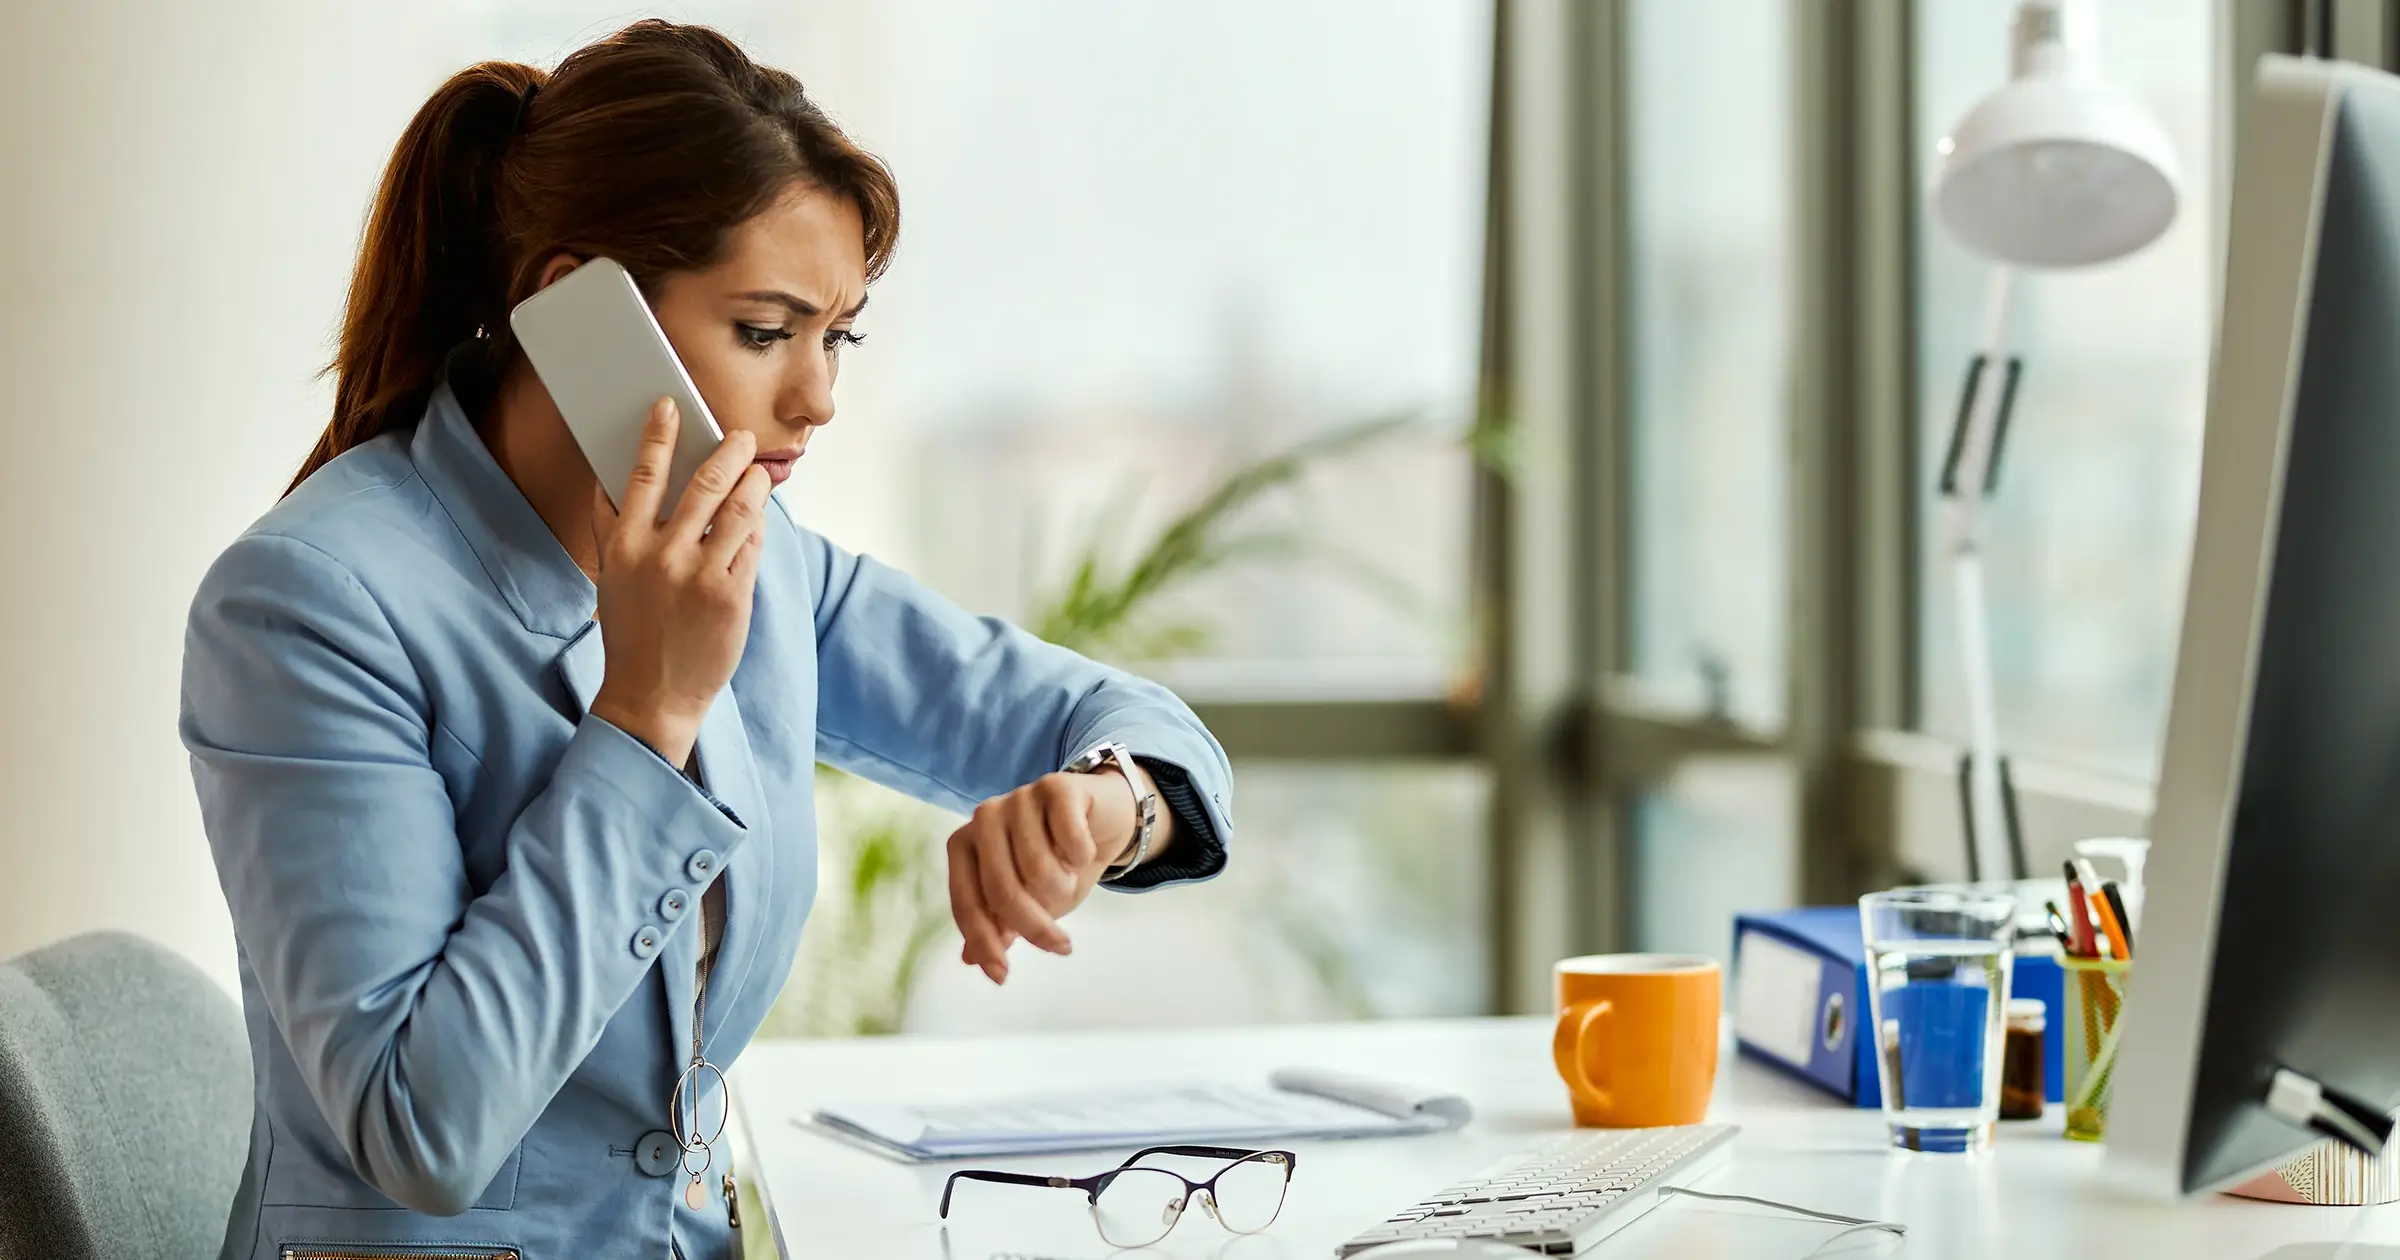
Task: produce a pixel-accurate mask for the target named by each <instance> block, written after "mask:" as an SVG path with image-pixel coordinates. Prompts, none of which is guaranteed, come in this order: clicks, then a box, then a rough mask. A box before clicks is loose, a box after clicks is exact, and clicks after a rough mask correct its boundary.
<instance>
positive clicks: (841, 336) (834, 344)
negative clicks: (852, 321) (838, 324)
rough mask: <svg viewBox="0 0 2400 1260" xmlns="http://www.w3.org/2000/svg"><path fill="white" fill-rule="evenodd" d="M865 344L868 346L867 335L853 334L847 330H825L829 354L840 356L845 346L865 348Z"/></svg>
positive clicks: (826, 350)
mask: <svg viewBox="0 0 2400 1260" xmlns="http://www.w3.org/2000/svg"><path fill="white" fill-rule="evenodd" d="M865 344H867V335H866V334H865V333H862V332H852V331H851V330H849V329H847V328H829V329H826V330H825V353H827V354H840V353H841V352H842V347H843V346H863V345H865Z"/></svg>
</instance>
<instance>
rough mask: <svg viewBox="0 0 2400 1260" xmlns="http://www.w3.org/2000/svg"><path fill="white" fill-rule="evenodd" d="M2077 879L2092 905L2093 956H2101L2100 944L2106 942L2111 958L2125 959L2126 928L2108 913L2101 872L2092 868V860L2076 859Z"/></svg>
mask: <svg viewBox="0 0 2400 1260" xmlns="http://www.w3.org/2000/svg"><path fill="white" fill-rule="evenodd" d="M2075 878H2076V882H2077V883H2079V884H2081V885H2082V886H2083V895H2084V898H2085V899H2086V900H2087V901H2089V902H2090V903H2091V911H2092V927H2093V929H2094V933H2095V935H2094V937H2093V940H2092V955H2093V956H2094V957H2098V956H2099V953H2100V944H2101V942H2102V941H2103V940H2105V941H2107V943H2108V945H2109V948H2110V957H2113V958H2123V957H2124V956H2125V932H2124V928H2123V926H2122V925H2120V924H2116V923H2115V921H2114V919H2113V918H2112V917H2111V916H2110V915H2109V913H2108V903H2107V902H2106V901H2104V900H2102V899H2101V897H2100V872H2099V871H2097V870H2094V869H2093V868H2092V862H2091V859H2089V858H2076V859H2075Z"/></svg>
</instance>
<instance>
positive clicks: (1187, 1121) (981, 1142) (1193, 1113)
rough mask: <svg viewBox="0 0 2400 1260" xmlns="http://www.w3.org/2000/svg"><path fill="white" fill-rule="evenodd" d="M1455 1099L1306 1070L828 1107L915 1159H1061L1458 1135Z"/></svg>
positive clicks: (1459, 1105)
mask: <svg viewBox="0 0 2400 1260" xmlns="http://www.w3.org/2000/svg"><path fill="white" fill-rule="evenodd" d="M1472 1114H1473V1113H1472V1109H1471V1108H1469V1107H1468V1105H1467V1101H1466V1100H1465V1099H1464V1098H1461V1097H1459V1096H1457V1095H1455V1094H1440V1093H1431V1092H1426V1091H1422V1090H1415V1089H1411V1088H1409V1087H1407V1086H1404V1085H1397V1084H1393V1083H1391V1082H1386V1081H1377V1080H1372V1079H1369V1078H1366V1077H1357V1076H1348V1075H1344V1074H1341V1073H1336V1072H1324V1071H1316V1070H1312V1069H1306V1068H1287V1069H1285V1070H1283V1071H1280V1072H1277V1073H1275V1074H1274V1075H1273V1076H1272V1077H1270V1078H1268V1084H1266V1085H1264V1086H1254V1085H1232V1084H1223V1083H1214V1084H1211V1083H1200V1084H1190V1085H1178V1086H1145V1087H1132V1088H1122V1089H1110V1090H1086V1091H1078V1092H1075V1093H1059V1094H1035V1095H1024V1096H1019V1097H1015V1098H995V1099H990V1100H987V1101H984V1102H977V1103H948V1104H935V1105H925V1104H915V1103H850V1104H842V1105H836V1106H828V1107H824V1108H820V1109H819V1110H818V1111H817V1114H816V1117H815V1120H816V1123H817V1124H819V1125H822V1126H824V1127H825V1128H828V1129H830V1130H833V1131H834V1132H836V1133H840V1134H843V1135H845V1136H848V1137H851V1138H854V1139H857V1140H860V1141H863V1142H866V1143H869V1144H871V1145H873V1146H875V1147H878V1148H880V1149H882V1150H885V1151H889V1152H891V1153H893V1154H897V1155H899V1156H901V1157H903V1158H906V1159H911V1160H930V1159H955V1158H958V1157H961V1156H969V1155H975V1156H991V1155H1034V1154H1046V1153H1049V1152H1053V1151H1080V1150H1100V1149H1107V1148H1113V1147H1138V1146H1160V1145H1167V1144H1173V1143H1237V1144H1238V1143H1256V1142H1264V1141H1275V1140H1280V1139H1285V1138H1349V1137H1384V1136H1391V1135H1396V1134H1404V1133H1430V1132H1434V1131H1437V1130H1441V1129H1455V1128H1457V1127H1459V1126H1460V1125H1463V1124H1465V1123H1466V1122H1467V1121H1468V1119H1469V1118H1470V1117H1471V1115H1472Z"/></svg>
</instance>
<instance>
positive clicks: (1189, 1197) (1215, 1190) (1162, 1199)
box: [942, 1146, 1298, 1247]
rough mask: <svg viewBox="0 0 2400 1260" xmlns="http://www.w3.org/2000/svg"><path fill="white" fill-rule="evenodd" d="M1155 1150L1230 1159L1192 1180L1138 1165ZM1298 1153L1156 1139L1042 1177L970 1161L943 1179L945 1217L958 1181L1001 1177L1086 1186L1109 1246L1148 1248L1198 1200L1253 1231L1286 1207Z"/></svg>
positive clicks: (1234, 1226)
mask: <svg viewBox="0 0 2400 1260" xmlns="http://www.w3.org/2000/svg"><path fill="white" fill-rule="evenodd" d="M1153 1155H1181V1156H1188V1157H1190V1158H1194V1159H1222V1160H1227V1161H1229V1162H1228V1163H1227V1164H1226V1165H1225V1166H1224V1167H1223V1168H1220V1169H1218V1170H1217V1173H1216V1175H1215V1176H1213V1177H1210V1178H1209V1179H1208V1180H1206V1181H1194V1180H1192V1179H1191V1178H1189V1177H1186V1176H1184V1175H1182V1174H1181V1173H1175V1172H1169V1171H1168V1170H1166V1169H1164V1168H1150V1167H1144V1166H1141V1164H1142V1161H1143V1160H1145V1159H1148V1158H1150V1157H1151V1156H1153ZM1297 1159H1298V1157H1297V1156H1295V1155H1293V1154H1292V1153H1291V1152H1290V1151H1247V1150H1240V1149H1237V1148H1234V1147H1225V1146H1153V1147H1150V1148H1149V1149H1147V1150H1142V1151H1136V1152H1134V1153H1133V1155H1132V1156H1131V1157H1130V1158H1128V1159H1127V1160H1126V1161H1125V1162H1124V1163H1122V1164H1119V1165H1117V1166H1116V1167H1115V1168H1111V1169H1109V1170H1108V1171H1107V1172H1104V1173H1101V1174H1099V1175H1097V1176H1093V1177H1040V1176H1035V1175H1034V1174H1032V1173H1012V1172H996V1171H989V1170H985V1169H979V1168H966V1169H961V1170H959V1171H957V1172H954V1173H952V1174H950V1179H949V1180H948V1181H946V1182H944V1183H943V1184H942V1219H943V1220H949V1219H950V1192H951V1191H952V1190H954V1189H956V1188H957V1187H958V1183H959V1182H960V1181H961V1180H966V1181H996V1182H1000V1183H1002V1184H1005V1185H1012V1186H1047V1187H1050V1188H1052V1189H1058V1190H1081V1191H1083V1193H1084V1196H1085V1197H1086V1198H1088V1199H1090V1200H1091V1205H1092V1224H1094V1225H1095V1226H1098V1227H1099V1230H1100V1240H1101V1241H1102V1242H1105V1243H1107V1244H1108V1245H1109V1246H1111V1247H1147V1246H1149V1245H1150V1244H1151V1243H1154V1242H1157V1241H1158V1240H1159V1239H1161V1238H1164V1237H1166V1236H1167V1235H1168V1233H1169V1232H1171V1231H1173V1230H1174V1228H1175V1222H1177V1221H1179V1220H1182V1219H1183V1209H1184V1208H1185V1207H1187V1206H1189V1205H1190V1204H1191V1202H1192V1201H1193V1200H1194V1199H1198V1200H1199V1201H1200V1205H1201V1207H1202V1208H1203V1209H1204V1210H1206V1211H1207V1213H1208V1214H1209V1215H1210V1216H1212V1217H1214V1218H1215V1219H1216V1222H1217V1223H1218V1224H1219V1225H1222V1226H1224V1227H1225V1228H1227V1229H1229V1230H1232V1231H1233V1232H1234V1233H1237V1234H1255V1233H1257V1232H1258V1231H1260V1230H1262V1229H1265V1228H1266V1227H1267V1226H1269V1225H1272V1224H1274V1223H1275V1218H1276V1217H1277V1216H1279V1215H1281V1214H1282V1213H1283V1192H1284V1190H1285V1189H1286V1188H1287V1187H1289V1186H1290V1185H1291V1182H1292V1165H1293V1164H1294V1163H1295V1162H1297Z"/></svg>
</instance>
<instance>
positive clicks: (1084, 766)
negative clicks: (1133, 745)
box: [1066, 740, 1158, 881]
mask: <svg viewBox="0 0 2400 1260" xmlns="http://www.w3.org/2000/svg"><path fill="white" fill-rule="evenodd" d="M1111 763H1114V764H1115V765H1116V767H1117V774H1118V777H1120V778H1122V779H1124V780H1125V789H1126V790H1127V791H1129V792H1131V793H1133V820H1134V821H1133V839H1132V841H1131V842H1129V843H1127V844H1126V846H1125V848H1124V849H1123V850H1122V851H1120V852H1119V853H1118V854H1117V856H1116V859H1115V860H1114V861H1112V862H1110V863H1109V864H1108V866H1107V868H1106V869H1104V870H1103V871H1101V872H1100V878H1101V879H1102V880H1104V881H1105V880H1111V879H1115V878H1117V877H1118V876H1120V875H1123V874H1125V873H1126V872H1127V871H1130V870H1132V869H1134V868H1135V867H1137V866H1140V865H1141V864H1142V859H1143V858H1146V857H1148V856H1149V855H1150V838H1151V836H1152V835H1153V834H1155V833H1156V832H1157V830H1158V793H1156V792H1153V791H1144V790H1143V789H1142V785H1141V783H1140V782H1139V781H1137V780H1136V779H1135V778H1134V777H1133V751H1132V750H1131V749H1129V748H1127V747H1126V746H1125V745H1124V744H1122V743H1118V742H1116V741H1113V740H1112V741H1109V742H1106V743H1100V744H1094V745H1092V746H1091V747H1090V748H1087V749H1085V750H1083V751H1082V752H1081V753H1078V754H1076V756H1075V758H1074V759H1073V760H1071V761H1069V762H1068V763H1067V765H1066V770H1067V772H1068V773H1069V774H1098V773H1099V772H1100V770H1101V768H1102V767H1103V766H1107V765H1109V764H1111Z"/></svg>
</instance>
